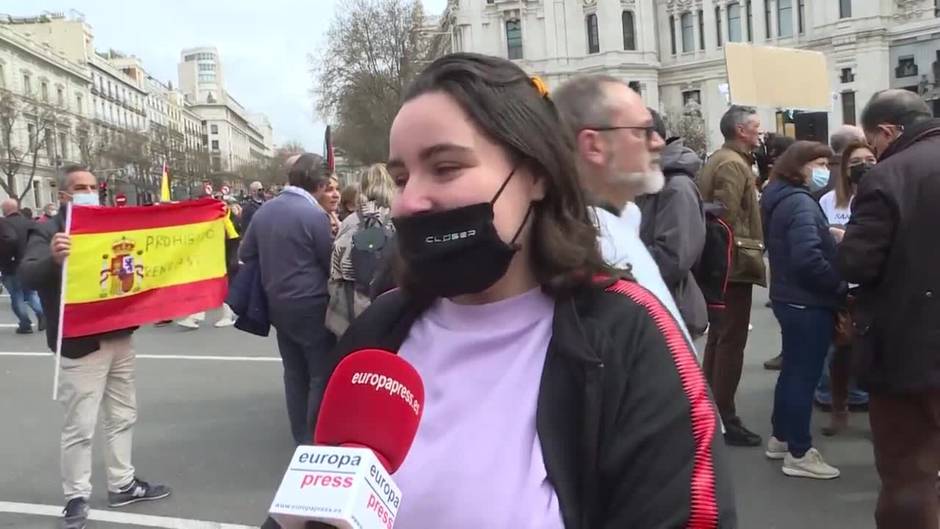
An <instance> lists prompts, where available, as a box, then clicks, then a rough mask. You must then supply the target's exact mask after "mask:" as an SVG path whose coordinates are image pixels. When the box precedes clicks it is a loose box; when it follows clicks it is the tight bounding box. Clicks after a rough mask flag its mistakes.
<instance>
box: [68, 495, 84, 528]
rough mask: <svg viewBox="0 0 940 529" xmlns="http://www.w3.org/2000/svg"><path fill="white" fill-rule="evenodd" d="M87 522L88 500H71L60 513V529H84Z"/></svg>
mask: <svg viewBox="0 0 940 529" xmlns="http://www.w3.org/2000/svg"><path fill="white" fill-rule="evenodd" d="M87 521H88V500H86V499H85V498H72V499H71V500H69V502H68V503H67V504H66V505H65V510H64V511H62V529H85V522H87Z"/></svg>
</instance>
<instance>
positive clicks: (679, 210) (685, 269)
mask: <svg viewBox="0 0 940 529" xmlns="http://www.w3.org/2000/svg"><path fill="white" fill-rule="evenodd" d="M661 164H662V168H663V173H665V175H666V182H665V185H664V186H663V189H662V191H660V192H659V193H656V194H653V195H645V196H641V197H639V198H638V199H637V201H636V203H637V205H638V206H639V207H640V210H641V211H642V212H643V221H642V223H641V225H640V238H641V239H643V243H644V244H646V247H647V248H649V251H650V254H652V256H653V259H654V260H655V261H656V264H657V265H659V271H660V273H661V274H662V276H663V281H665V282H666V286H667V287H669V290H670V291H671V292H672V295H673V297H674V298H675V300H676V304H677V305H678V306H679V312H681V313H682V317H683V319H684V320H685V324H686V326H688V328H689V332H690V333H691V334H692V335H693V336H698V335H701V334H702V333H703V332H705V328H706V327H707V326H708V308H707V306H706V304H705V297H704V296H703V295H702V291H701V290H700V289H699V287H698V283H696V282H695V277H694V276H693V275H692V267H693V266H694V265H695V263H696V262H697V261H698V259H699V256H700V255H701V253H702V248H704V247H705V214H704V213H703V211H702V197H701V195H700V194H699V191H698V187H696V185H695V176H696V174H698V171H699V170H700V169H701V168H702V159H701V158H699V156H698V155H697V154H696V153H695V151H693V150H692V149H690V148H688V147H686V146H685V144H684V143H683V141H682V140H681V139H676V140H673V141H672V142H670V143H669V144H668V145H667V146H666V147H665V148H664V149H663V152H662V154H661Z"/></svg>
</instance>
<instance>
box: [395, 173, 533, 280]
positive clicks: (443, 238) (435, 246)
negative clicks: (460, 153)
mask: <svg viewBox="0 0 940 529" xmlns="http://www.w3.org/2000/svg"><path fill="white" fill-rule="evenodd" d="M515 172H516V170H515V169H513V171H512V172H511V173H509V176H507V177H506V181H505V182H503V185H502V186H501V187H500V188H499V191H497V192H496V196H495V197H493V200H492V201H490V202H481V203H479V204H471V205H469V206H462V207H459V208H454V209H450V210H447V211H437V212H432V213H419V214H417V215H410V216H408V217H397V218H395V219H392V221H393V222H394V224H395V230H396V233H397V238H398V251H399V253H400V254H401V256H402V258H403V259H404V260H405V264H406V274H407V276H408V277H407V281H406V283H407V284H408V288H409V289H411V290H414V291H415V292H414V293H415V294H416V295H418V296H421V297H426V298H439V297H443V298H452V297H454V296H460V295H463V294H475V293H477V292H482V291H484V290H486V289H487V288H489V287H491V286H493V284H494V283H496V282H497V281H499V279H500V278H502V277H503V276H504V275H505V274H506V270H508V269H509V263H510V262H511V261H512V257H513V255H515V253H516V251H517V250H518V249H519V247H518V246H517V245H516V244H515V242H516V239H517V238H518V237H519V234H520V233H521V232H522V228H523V227H524V226H525V223H526V221H528V219H529V214H530V213H531V212H532V206H531V205H530V206H529V209H528V210H527V211H526V215H525V218H524V219H522V225H521V226H519V229H518V230H517V231H516V234H515V235H514V236H513V238H512V241H511V242H510V243H509V244H506V243H505V242H503V240H502V239H500V238H499V233H497V232H496V226H494V225H493V204H494V203H495V202H496V200H498V199H499V196H500V195H501V194H502V193H503V190H504V189H506V184H508V183H509V180H510V179H511V178H512V176H513V174H515Z"/></svg>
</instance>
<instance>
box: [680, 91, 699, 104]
mask: <svg viewBox="0 0 940 529" xmlns="http://www.w3.org/2000/svg"><path fill="white" fill-rule="evenodd" d="M689 103H695V104H696V105H699V106H701V105H702V92H701V91H700V90H687V91H685V92H682V108H686V107H688V106H689Z"/></svg>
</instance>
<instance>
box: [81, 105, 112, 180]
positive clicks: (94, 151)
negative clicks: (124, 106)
mask: <svg viewBox="0 0 940 529" xmlns="http://www.w3.org/2000/svg"><path fill="white" fill-rule="evenodd" d="M75 143H76V145H78V154H79V161H81V163H82V165H84V166H85V167H87V168H88V169H89V170H90V171H94V170H95V169H97V168H99V167H101V165H102V163H105V161H106V160H105V155H106V154H107V153H108V152H110V151H111V149H112V148H111V146H110V144H109V139H108V136H106V135H105V134H104V133H103V132H102V131H101V130H100V129H99V128H98V127H97V126H95V125H94V123H93V122H92V121H91V120H89V119H84V118H82V119H79V120H78V123H76V126H75Z"/></svg>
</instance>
